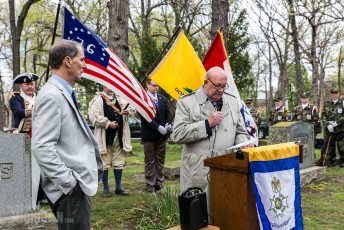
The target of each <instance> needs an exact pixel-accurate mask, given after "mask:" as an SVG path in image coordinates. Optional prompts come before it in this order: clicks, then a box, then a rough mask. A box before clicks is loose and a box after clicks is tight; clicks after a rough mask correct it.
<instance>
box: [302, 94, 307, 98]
mask: <svg viewBox="0 0 344 230" xmlns="http://www.w3.org/2000/svg"><path fill="white" fill-rule="evenodd" d="M301 98H309V94H308V93H302V94H301Z"/></svg>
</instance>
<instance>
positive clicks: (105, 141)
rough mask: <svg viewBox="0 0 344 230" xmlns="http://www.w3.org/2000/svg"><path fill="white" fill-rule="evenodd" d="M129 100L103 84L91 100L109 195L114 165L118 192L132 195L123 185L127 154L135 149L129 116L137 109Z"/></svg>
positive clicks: (91, 118)
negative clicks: (110, 171) (120, 96)
mask: <svg viewBox="0 0 344 230" xmlns="http://www.w3.org/2000/svg"><path fill="white" fill-rule="evenodd" d="M127 104H128V103H127V102H125V101H124V100H122V99H120V98H119V97H118V96H117V95H115V93H114V92H113V91H112V90H111V89H109V88H107V87H104V90H103V92H101V93H97V95H96V96H95V97H94V98H93V100H92V101H91V102H90V107H89V110H88V115H89V119H90V121H91V123H92V125H93V126H94V136H95V137H96V140H97V143H98V145H99V151H100V154H101V158H102V160H103V167H104V172H103V176H102V182H103V196H104V197H109V196H110V190H109V183H108V175H109V169H111V168H113V173H114V177H115V183H116V185H115V194H117V195H123V196H127V195H129V192H128V191H126V190H124V189H123V188H122V186H121V183H122V172H123V167H124V163H125V155H126V153H127V152H131V151H132V146H131V138H130V129H129V124H128V117H129V116H134V115H135V113H136V110H135V109H134V108H132V107H131V106H127ZM126 107H127V108H126Z"/></svg>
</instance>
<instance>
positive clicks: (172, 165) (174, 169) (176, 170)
mask: <svg viewBox="0 0 344 230" xmlns="http://www.w3.org/2000/svg"><path fill="white" fill-rule="evenodd" d="M180 162H181V161H174V162H166V163H165V165H164V170H163V173H164V176H165V177H166V178H167V179H169V180H174V179H176V178H179V177H180Z"/></svg>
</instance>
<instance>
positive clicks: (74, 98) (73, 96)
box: [71, 91, 79, 110]
mask: <svg viewBox="0 0 344 230" xmlns="http://www.w3.org/2000/svg"><path fill="white" fill-rule="evenodd" d="M71 96H72V99H73V102H74V105H75V107H76V108H77V109H78V110H79V107H78V103H77V101H76V95H75V93H74V91H73V92H72V95H71Z"/></svg>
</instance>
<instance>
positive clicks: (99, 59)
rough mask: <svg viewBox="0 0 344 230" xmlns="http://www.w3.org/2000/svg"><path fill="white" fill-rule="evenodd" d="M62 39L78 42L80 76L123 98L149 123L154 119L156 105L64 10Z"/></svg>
mask: <svg viewBox="0 0 344 230" xmlns="http://www.w3.org/2000/svg"><path fill="white" fill-rule="evenodd" d="M62 31H63V32H62V33H63V35H62V37H63V39H67V40H74V41H77V42H79V43H81V44H82V45H83V47H84V49H85V62H86V65H87V69H86V70H84V73H83V74H82V77H84V78H86V79H89V80H91V81H94V82H97V83H99V84H101V85H103V86H105V87H107V88H109V89H111V90H112V91H114V92H115V93H116V94H118V95H119V96H120V97H122V98H123V99H124V100H126V101H127V102H128V103H129V104H130V105H131V106H133V107H134V108H135V109H136V110H137V111H138V112H139V113H140V114H141V115H142V117H144V118H145V119H146V120H147V121H148V122H151V121H152V119H153V118H154V116H155V113H156V109H155V106H154V104H153V102H152V100H151V99H150V97H149V96H148V95H147V93H146V91H145V90H144V89H143V88H142V86H141V85H140V83H139V82H138V81H137V79H136V78H135V77H134V75H133V74H132V73H131V72H130V70H129V69H128V68H127V67H126V66H125V64H124V63H123V62H122V60H121V59H119V58H118V56H117V55H116V54H115V53H114V52H113V51H112V50H111V49H110V48H109V47H108V46H107V45H106V44H105V43H104V42H103V41H102V40H101V39H100V38H99V37H98V36H97V35H96V34H94V33H93V32H92V31H91V30H90V29H88V28H87V27H86V26H85V25H84V24H83V23H81V22H80V21H79V19H77V18H76V17H75V16H74V15H73V14H72V13H71V12H70V11H69V10H68V9H67V8H66V7H65V8H64V21H63V29H62Z"/></svg>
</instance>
